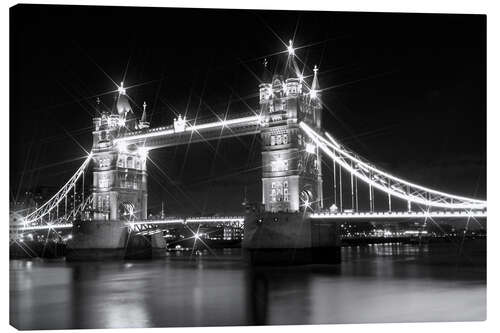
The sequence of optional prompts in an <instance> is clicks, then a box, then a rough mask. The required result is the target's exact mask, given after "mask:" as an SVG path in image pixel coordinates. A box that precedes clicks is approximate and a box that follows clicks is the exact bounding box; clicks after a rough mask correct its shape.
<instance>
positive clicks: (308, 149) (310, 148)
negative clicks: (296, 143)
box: [306, 143, 316, 154]
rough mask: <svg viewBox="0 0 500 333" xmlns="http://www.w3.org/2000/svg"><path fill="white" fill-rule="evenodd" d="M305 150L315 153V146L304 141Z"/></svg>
mask: <svg viewBox="0 0 500 333" xmlns="http://www.w3.org/2000/svg"><path fill="white" fill-rule="evenodd" d="M306 152H308V153H309V154H314V153H316V146H315V145H314V144H312V143H306Z"/></svg>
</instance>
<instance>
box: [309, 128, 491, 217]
mask: <svg viewBox="0 0 500 333" xmlns="http://www.w3.org/2000/svg"><path fill="white" fill-rule="evenodd" d="M304 125H305V126H307V125H306V124H304ZM307 127H308V128H309V129H310V130H311V131H312V129H311V128H310V127H309V126H307ZM312 132H313V133H314V135H316V136H317V137H318V138H319V139H320V140H322V141H323V142H324V143H325V144H326V145H328V146H330V147H331V148H333V149H334V150H335V151H337V152H339V153H340V154H342V155H344V156H345V157H347V158H348V159H350V160H352V161H354V162H356V163H358V164H359V165H360V167H365V168H367V169H369V170H371V171H373V172H375V173H378V174H380V175H383V176H385V177H387V178H390V179H392V180H394V181H396V182H399V183H403V184H404V185H407V186H410V187H413V188H416V189H419V190H422V191H424V192H429V193H433V194H436V195H442V196H445V197H449V198H454V199H458V200H463V201H468V202H475V203H478V204H482V205H484V206H485V207H486V201H483V200H478V199H472V198H466V197H462V196H458V195H454V194H449V193H444V192H440V191H437V190H433V189H430V188H426V187H424V186H421V185H417V184H413V183H410V182H409V181H407V180H404V179H401V178H398V177H396V176H393V175H390V174H388V173H387V172H384V171H382V170H380V169H377V168H375V167H373V166H371V165H370V164H368V163H365V162H363V161H362V160H360V159H358V158H356V157H354V156H352V155H351V154H349V153H347V152H346V151H344V150H343V149H341V148H340V145H339V143H338V142H337V141H335V140H334V139H333V138H332V136H331V135H329V134H328V133H325V134H326V136H327V137H328V138H329V139H330V140H331V142H328V141H327V140H325V139H324V138H322V137H321V136H319V135H318V134H317V133H315V132H314V131H312Z"/></svg>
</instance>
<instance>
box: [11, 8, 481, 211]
mask: <svg viewBox="0 0 500 333" xmlns="http://www.w3.org/2000/svg"><path fill="white" fill-rule="evenodd" d="M10 33H11V48H10V50H11V51H10V52H11V53H10V56H11V85H10V88H11V110H10V139H11V142H10V172H11V176H10V186H11V195H13V196H15V195H16V193H17V190H18V188H23V189H24V188H33V187H35V186H39V185H50V186H60V185H62V184H63V183H64V182H65V180H66V179H67V178H69V177H70V176H71V174H72V173H73V172H74V171H75V170H76V169H77V167H78V165H79V164H80V163H81V162H82V160H81V159H78V158H81V157H83V156H84V154H85V153H84V151H83V150H82V148H80V145H81V146H82V147H84V148H85V149H87V150H89V149H90V147H91V128H92V121H91V118H92V115H93V114H94V110H93V107H94V104H95V98H96V96H98V95H102V94H104V93H105V92H109V91H111V90H113V89H115V87H114V85H113V82H112V81H111V79H112V80H114V81H115V82H119V81H120V80H121V78H122V77H123V75H124V73H125V70H126V69H127V68H128V69H127V75H126V78H125V85H126V86H132V85H136V84H142V85H140V86H138V87H135V88H130V89H128V91H127V93H128V94H129V95H130V96H131V97H132V98H133V99H134V101H135V102H136V103H137V104H138V105H140V104H142V102H143V101H147V103H148V104H149V105H150V113H151V112H152V113H153V115H152V119H151V123H152V125H153V126H161V125H166V124H171V123H172V119H173V117H174V115H175V114H176V112H183V113H184V112H186V111H187V113H188V118H193V117H194V116H195V115H196V113H197V112H198V115H199V116H200V117H210V116H211V114H212V112H217V113H222V112H224V111H225V110H226V108H227V105H228V103H229V110H230V111H229V112H230V113H232V114H236V113H238V112H241V111H246V110H248V108H257V107H258V97H257V91H258V84H259V81H258V78H257V77H255V75H257V76H260V75H261V73H262V65H261V63H262V59H263V57H265V56H269V55H271V54H273V53H276V52H280V51H284V50H285V46H284V45H283V44H282V43H281V42H280V39H279V38H281V39H282V40H284V41H288V39H290V38H293V36H294V34H295V38H294V43H295V45H296V46H297V47H301V46H304V45H310V46H308V47H305V48H301V49H299V50H297V54H298V56H299V57H300V58H301V59H303V60H306V64H307V66H308V68H309V72H310V70H311V68H312V67H313V65H314V64H318V65H319V66H320V76H319V79H320V84H321V87H322V88H331V89H328V90H327V91H325V92H323V102H324V104H325V106H326V107H325V109H324V114H323V115H324V128H325V129H327V130H328V131H329V132H330V133H332V134H333V135H334V136H335V137H337V138H338V139H339V140H341V141H342V142H343V143H344V144H345V145H347V146H348V147H350V148H351V149H352V150H354V151H356V152H358V153H359V154H360V155H362V156H364V157H366V158H367V159H369V160H371V161H372V162H374V163H375V164H376V165H379V166H380V167H382V168H384V169H386V170H388V171H390V172H393V173H394V174H396V175H398V176H401V177H403V178H406V179H408V180H411V181H414V182H417V183H420V184H422V185H426V186H430V187H434V188H437V189H440V190H443V191H448V192H451V193H456V194H462V195H466V196H476V197H479V198H485V196H486V16H483V15H429V14H381V13H335V12H298V11H243V10H206V9H203V10H201V9H170V8H120V7H91V6H88V7H83V6H46V5H18V6H15V7H13V8H12V9H11V30H10ZM278 37H279V38H278ZM280 57H284V55H278V56H272V57H268V58H269V59H270V66H271V68H272V67H273V66H274V65H276V63H277V62H278V60H279V58H280ZM108 76H109V77H108ZM101 99H102V100H103V101H104V102H105V103H107V104H110V103H111V100H112V95H109V94H108V95H104V96H101ZM211 144H212V148H217V145H218V149H217V152H218V155H215V154H214V151H213V150H212V148H211V147H209V146H208V145H206V144H196V145H192V146H190V147H189V150H188V151H187V152H186V149H187V147H186V146H184V147H178V148H172V149H163V150H158V151H153V152H151V154H150V156H151V158H152V159H153V161H154V162H155V163H156V164H157V167H156V166H153V165H152V164H151V163H150V164H149V166H148V171H149V175H150V177H149V191H150V208H151V209H152V210H153V211H156V210H157V209H158V207H159V204H160V201H161V200H162V199H163V200H166V201H167V207H168V210H169V211H170V212H172V213H183V212H187V213H204V214H206V213H213V212H216V211H218V212H221V213H232V212H238V210H239V203H240V202H241V200H242V195H243V188H244V187H245V186H247V188H248V196H249V197H250V199H251V200H254V201H259V200H260V195H261V194H260V190H261V187H260V186H261V185H260V179H259V177H260V169H259V168H258V167H259V165H260V151H259V147H260V143H259V138H258V137H256V138H254V137H245V138H240V139H231V140H226V141H221V142H220V143H219V144H217V142H212V143H211ZM214 156H215V157H214ZM75 159H76V160H75ZM72 160H73V161H72ZM62 162H64V163H62ZM325 169H326V167H325ZM165 174H166V175H168V177H165ZM330 178H331V175H329V173H328V172H327V171H325V186H326V187H327V188H328V187H329V186H330V184H331V179H330ZM325 192H326V195H327V196H329V195H331V194H330V192H331V191H330V190H328V189H327V190H325Z"/></svg>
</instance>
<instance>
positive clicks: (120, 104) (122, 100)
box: [116, 82, 132, 117]
mask: <svg viewBox="0 0 500 333" xmlns="http://www.w3.org/2000/svg"><path fill="white" fill-rule="evenodd" d="M116 111H117V112H118V114H119V115H124V117H125V116H126V114H127V113H128V112H131V111H132V107H131V106H130V103H129V101H128V97H127V94H126V90H125V88H124V87H123V82H121V84H120V87H119V88H118V99H117V101H116Z"/></svg>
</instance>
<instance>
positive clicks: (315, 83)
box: [310, 65, 319, 98]
mask: <svg viewBox="0 0 500 333" xmlns="http://www.w3.org/2000/svg"><path fill="white" fill-rule="evenodd" d="M318 70H319V68H318V66H316V65H314V68H313V72H314V77H313V82H312V85H311V91H310V95H311V98H316V97H317V96H318V90H319V80H318Z"/></svg>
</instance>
